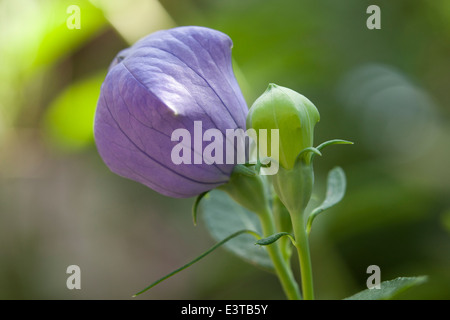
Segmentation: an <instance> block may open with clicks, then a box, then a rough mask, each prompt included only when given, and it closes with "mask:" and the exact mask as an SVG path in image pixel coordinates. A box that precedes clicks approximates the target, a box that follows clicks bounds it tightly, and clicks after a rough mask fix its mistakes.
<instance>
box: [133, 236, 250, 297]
mask: <svg viewBox="0 0 450 320" xmlns="http://www.w3.org/2000/svg"><path fill="white" fill-rule="evenodd" d="M243 233H250V234H251V235H253V236H258V235H256V234H255V233H254V232H253V231H251V230H240V231H237V232H235V233H233V234H231V235H229V236H228V237H226V238H225V239H223V240H222V241H220V242H219V243H216V244H215V245H214V246H212V247H211V248H209V249H208V250H207V251H205V252H203V253H202V254H201V255H199V256H198V257H197V258H195V259H194V260H192V261H190V262H188V263H187V264H185V265H184V266H182V267H181V268H178V269H176V270H174V271H172V272H171V273H169V274H167V275H165V276H164V277H162V278H160V279H159V280H156V281H155V282H153V283H152V284H151V285H149V286H148V287H146V288H145V289H143V290H141V291H139V292H138V293H136V294H135V295H133V297H136V296H138V295H140V294H142V293H144V292H145V291H147V290H149V289H151V288H153V287H154V286H156V285H157V284H159V283H161V282H163V281H164V280H167V279H169V278H170V277H172V276H174V275H176V274H177V273H178V272H180V271H183V270H184V269H186V268H188V267H190V266H192V265H193V264H194V263H196V262H198V261H200V260H201V259H203V258H204V257H206V256H207V255H208V254H210V253H211V252H213V251H214V250H216V249H217V248H219V247H220V246H221V245H223V244H225V243H226V242H228V241H230V240H231V239H233V238H236V237H237V236H240V235H241V234H243Z"/></svg>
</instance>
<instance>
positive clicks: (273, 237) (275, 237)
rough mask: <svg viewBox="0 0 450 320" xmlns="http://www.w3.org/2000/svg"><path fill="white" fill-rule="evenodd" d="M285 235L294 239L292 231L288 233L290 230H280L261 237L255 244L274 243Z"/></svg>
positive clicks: (265, 244)
mask: <svg viewBox="0 0 450 320" xmlns="http://www.w3.org/2000/svg"><path fill="white" fill-rule="evenodd" d="M283 236H288V237H289V238H291V240H293V237H292V235H291V234H290V233H288V232H278V233H275V234H273V235H271V236H268V237H267V238H264V239H260V240H258V241H256V243H255V244H259V245H260V246H267V245H269V244H272V243H274V242H276V241H277V240H278V239H280V238H281V237H283Z"/></svg>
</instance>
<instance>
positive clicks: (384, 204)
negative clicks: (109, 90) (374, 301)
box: [0, 0, 450, 299]
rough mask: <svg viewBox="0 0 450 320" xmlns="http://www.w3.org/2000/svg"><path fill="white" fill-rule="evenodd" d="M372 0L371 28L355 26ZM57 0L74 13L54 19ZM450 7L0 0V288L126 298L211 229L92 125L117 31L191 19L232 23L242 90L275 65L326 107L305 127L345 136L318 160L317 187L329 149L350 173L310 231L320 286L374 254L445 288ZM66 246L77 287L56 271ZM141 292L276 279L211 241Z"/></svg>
mask: <svg viewBox="0 0 450 320" xmlns="http://www.w3.org/2000/svg"><path fill="white" fill-rule="evenodd" d="M371 4H377V5H379V6H380V8H381V19H382V22H381V26H382V28H381V30H368V29H367V28H366V19H367V17H368V15H367V14H366V8H367V7H368V6H369V5H371ZM69 5H78V6H79V7H80V12H81V17H80V19H81V28H80V29H74V30H69V29H68V28H67V26H66V19H67V18H68V17H69V14H68V13H67V12H66V9H67V7H68V6H69ZM449 21H450V2H449V1H447V0H436V1H432V2H431V1H419V0H417V1H409V0H398V1H395V2H394V1H391V2H389V3H387V2H385V1H378V0H374V1H366V0H364V1H361V0H348V1H345V4H344V3H343V2H340V1H334V0H317V1H310V0H280V1H273V0H247V1H238V0H228V1H219V0H184V1H176V0H161V1H159V2H158V1H155V0H153V1H146V0H134V1H125V0H96V1H94V0H93V1H87V0H84V1H82V0H71V1H69V0H14V1H13V0H0V58H1V61H2V62H3V63H2V67H1V68H0V219H1V222H0V298H2V299H17V298H28V299H30V298H31V299H42V298H67V299H78V298H129V297H130V296H131V295H132V294H133V293H134V292H136V291H137V290H138V289H140V288H142V287H143V286H144V285H146V284H148V283H150V282H152V281H153V280H155V279H157V278H159V277H160V276H161V275H163V274H166V273H167V272H168V271H171V270H173V269H174V268H175V267H178V266H180V265H182V264H184V263H185V262H186V261H189V260H190V259H191V258H192V257H194V256H197V255H198V254H199V253H200V252H203V251H204V249H206V248H208V247H209V246H210V245H211V244H212V243H213V242H214V241H213V240H212V239H211V238H210V237H209V235H208V234H207V232H206V230H205V228H204V227H202V226H201V225H200V226H198V227H197V228H194V227H193V226H192V222H191V217H190V210H189V206H190V205H191V204H192V202H193V200H192V199H184V200H177V201H173V200H172V199H168V198H165V197H163V196H160V195H158V194H156V193H155V192H153V191H152V190H149V189H147V188H145V187H143V186H141V185H138V184H136V183H134V182H131V181H128V180H125V179H122V178H120V177H117V176H115V175H113V174H111V173H110V172H109V171H108V170H107V169H106V168H105V165H104V164H103V163H102V161H101V159H100V158H99V156H98V155H97V152H96V149H95V145H94V143H93V139H92V131H91V130H92V119H93V113H94V110H95V105H96V97H97V95H98V92H99V87H100V83H101V81H102V78H103V76H104V75H105V74H106V70H107V68H108V66H109V64H110V62H111V60H112V58H113V57H114V56H115V54H116V53H117V52H118V51H119V50H120V49H122V48H124V47H126V46H128V45H130V44H131V43H133V42H134V41H136V40H137V39H139V38H140V37H142V36H144V35H146V34H148V33H151V32H153V31H156V30H158V29H164V28H169V27H172V26H175V25H203V26H207V27H210V28H215V29H218V30H220V31H222V32H225V33H227V34H228V35H229V36H230V37H231V38H232V39H233V42H234V47H233V59H234V64H235V70H236V73H237V77H238V81H239V83H240V84H241V86H242V89H243V92H244V96H245V97H246V100H247V103H248V105H249V106H250V105H251V104H252V103H253V101H254V100H255V99H256V97H258V96H259V95H260V94H261V93H262V92H264V90H265V89H266V87H267V84H268V83H270V82H272V83H276V84H279V85H282V86H286V87H289V88H292V89H293V90H296V91H298V92H300V93H302V94H304V95H305V96H306V97H308V98H309V99H311V101H312V102H313V103H314V104H315V105H316V106H317V108H318V109H319V111H320V113H321V121H320V123H319V124H318V125H317V126H316V130H315V132H316V137H315V141H316V142H317V143H320V142H322V141H325V140H329V139H331V138H342V139H346V140H351V141H354V142H355V145H353V146H341V147H336V148H334V147H330V148H329V149H327V150H325V151H324V155H323V157H321V158H318V159H317V160H316V165H315V170H316V190H315V191H316V192H315V202H316V203H320V202H321V201H322V200H323V198H324V194H325V181H326V173H327V172H328V171H329V170H330V169H331V168H332V167H334V166H335V165H339V166H341V167H342V168H343V169H344V170H345V172H346V175H347V183H348V186H347V193H346V196H345V197H344V199H343V201H342V202H341V203H340V204H338V205H337V206H335V207H334V208H332V209H330V211H329V212H328V213H327V214H326V215H324V216H321V217H318V218H317V219H316V222H315V226H314V229H313V231H312V233H311V242H312V254H313V257H312V258H313V267H314V276H315V282H316V285H317V290H316V291H317V296H318V298H319V299H341V298H344V297H346V296H350V295H352V294H354V293H355V292H357V291H360V290H363V289H364V286H365V283H366V279H367V277H368V274H366V268H367V266H369V265H372V264H376V265H379V266H380V268H381V277H382V280H388V279H393V278H396V277H398V276H415V275H428V276H429V281H428V282H427V283H426V284H424V285H422V286H421V287H418V288H415V289H412V290H411V291H409V292H406V293H403V294H402V295H400V296H399V298H400V299H402V298H403V299H407V298H412V299H449V298H450V289H449V288H450V268H449V266H450V254H449V253H450V232H449V230H450V228H449V216H450V215H449V213H448V212H449V211H448V210H449V209H448V208H450V168H449V166H448V163H450V149H449V148H448V141H449V139H450V130H449V128H450V127H449V102H450V91H449V90H448V85H449V83H450V75H449V73H448V70H450V60H449V59H448V57H449V56H450V22H449ZM66 151H69V152H66ZM160 239H165V240H164V241H161V240H160ZM71 264H78V265H79V266H80V267H81V270H82V290H80V291H76V292H75V291H69V290H67V288H66V287H65V281H66V276H67V275H66V274H65V268H66V267H67V266H68V265H71ZM294 265H296V264H295V262H294ZM140 298H142V299H146V298H152V299H155V298H156V299H158V298H159V299H164V298H192V299H197V298H198V299H202V298H203V299H204V298H208V299H227V298H231V299H250V298H251V299H264V298H266V299H282V298H283V295H282V292H281V288H280V286H279V284H278V282H277V279H275V278H274V277H272V276H271V275H269V274H267V273H265V272H264V271H262V270H259V269H255V268H254V267H253V266H250V265H247V264H246V263H244V262H241V261H240V260H239V259H238V258H236V257H234V256H233V255H231V254H229V253H228V252H225V251H218V252H216V253H214V258H211V259H205V260H204V261H202V263H201V264H198V265H196V266H195V267H193V268H192V269H190V270H186V271H184V272H183V273H182V274H179V275H177V276H176V277H174V278H172V279H170V280H168V281H167V283H165V284H161V285H159V286H158V287H156V288H153V289H152V291H151V292H149V293H148V294H146V295H143V296H142V297H140Z"/></svg>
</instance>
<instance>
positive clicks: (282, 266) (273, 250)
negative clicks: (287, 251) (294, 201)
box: [258, 208, 302, 300]
mask: <svg viewBox="0 0 450 320" xmlns="http://www.w3.org/2000/svg"><path fill="white" fill-rule="evenodd" d="M258 216H259V218H260V221H261V226H262V229H263V237H268V236H270V235H272V234H274V233H276V232H277V231H276V228H275V222H274V218H273V215H272V212H271V210H270V209H269V208H267V209H266V210H264V212H260V213H259V215H258ZM266 248H267V252H268V254H269V257H270V259H271V260H272V262H273V264H274V267H275V272H276V274H277V276H278V279H279V280H280V282H281V286H282V287H283V290H284V293H285V294H286V296H287V298H288V299H289V300H300V299H301V298H302V297H301V294H300V290H299V288H298V285H297V282H296V281H295V278H294V275H293V273H292V270H291V268H290V266H289V263H288V261H286V260H285V259H284V257H283V254H282V252H281V249H280V246H279V243H278V242H276V243H272V244H271V245H268V246H267V247H266Z"/></svg>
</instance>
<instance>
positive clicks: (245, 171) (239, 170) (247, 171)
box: [233, 164, 256, 177]
mask: <svg viewBox="0 0 450 320" xmlns="http://www.w3.org/2000/svg"><path fill="white" fill-rule="evenodd" d="M233 174H242V175H244V176H247V177H253V176H255V175H256V172H255V170H253V169H251V168H249V167H248V166H246V165H243V164H238V165H235V166H234V168H233Z"/></svg>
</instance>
